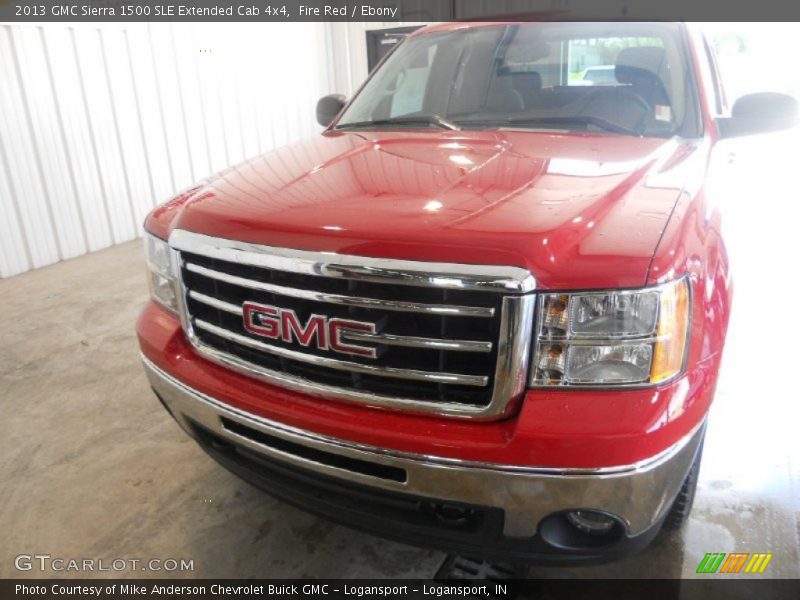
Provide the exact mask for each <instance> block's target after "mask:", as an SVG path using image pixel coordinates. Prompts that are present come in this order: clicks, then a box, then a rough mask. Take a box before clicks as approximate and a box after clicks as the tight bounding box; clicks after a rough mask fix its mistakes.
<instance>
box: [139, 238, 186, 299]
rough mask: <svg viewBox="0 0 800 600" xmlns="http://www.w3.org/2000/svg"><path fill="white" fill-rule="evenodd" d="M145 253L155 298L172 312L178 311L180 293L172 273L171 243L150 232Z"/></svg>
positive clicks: (151, 289)
mask: <svg viewBox="0 0 800 600" xmlns="http://www.w3.org/2000/svg"><path fill="white" fill-rule="evenodd" d="M144 253H145V256H146V258H147V270H148V282H149V283H150V295H151V296H152V297H153V300H155V301H156V302H158V303H159V304H161V305H162V306H163V307H164V308H166V309H168V310H171V311H172V312H175V313H177V312H178V294H177V291H176V288H177V285H176V281H175V276H174V275H173V273H172V262H171V261H170V250H169V245H167V242H165V241H164V240H162V239H159V238H157V237H155V236H153V235H150V234H149V233H145V234H144Z"/></svg>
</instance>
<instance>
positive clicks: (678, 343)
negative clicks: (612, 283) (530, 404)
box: [530, 278, 690, 387]
mask: <svg viewBox="0 0 800 600" xmlns="http://www.w3.org/2000/svg"><path fill="white" fill-rule="evenodd" d="M689 319H690V308H689V284H688V280H687V279H686V278H683V279H680V280H678V281H674V282H672V283H668V284H665V285H661V286H658V287H654V288H649V289H645V290H638V291H627V290H625V291H614V292H587V293H576V294H542V295H541V296H540V297H539V304H538V319H537V325H536V343H535V345H534V356H533V363H532V364H533V367H532V369H531V381H530V383H531V385H532V386H534V387H539V386H554V385H558V386H619V385H623V386H624V385H651V384H656V383H660V382H663V381H666V380H668V379H671V378H673V377H675V376H676V375H678V374H679V373H680V372H681V371H682V370H683V363H684V357H685V353H686V341H687V338H688V331H689Z"/></svg>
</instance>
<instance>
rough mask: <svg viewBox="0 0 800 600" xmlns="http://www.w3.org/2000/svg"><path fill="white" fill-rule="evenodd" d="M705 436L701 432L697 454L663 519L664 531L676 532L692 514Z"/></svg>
mask: <svg viewBox="0 0 800 600" xmlns="http://www.w3.org/2000/svg"><path fill="white" fill-rule="evenodd" d="M705 439H706V434H705V431H704V432H703V438H702V439H701V440H700V446H699V447H698V448H697V454H696V455H695V457H694V462H692V466H691V468H690V469H689V473H688V474H687V475H686V479H684V481H683V485H682V486H681V490H680V491H679V492H678V495H677V496H676V497H675V500H674V501H673V503H672V506H671V507H670V509H669V513H667V517H666V519H664V529H667V530H670V531H676V530H678V529H680V528H681V527H683V526H684V525H685V524H686V521H687V520H688V519H689V513H691V512H692V506H693V505H694V497H695V495H696V493H697V481H698V479H699V478H700V461H701V459H702V458H703V443H704V442H705Z"/></svg>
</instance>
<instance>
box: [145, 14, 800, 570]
mask: <svg viewBox="0 0 800 600" xmlns="http://www.w3.org/2000/svg"><path fill="white" fill-rule="evenodd" d="M594 65H604V66H605V65H613V66H614V68H613V71H614V72H613V75H614V77H613V79H611V78H608V81H605V82H601V83H600V84H591V85H587V81H586V80H585V79H584V78H583V77H582V74H583V73H585V71H586V69H589V68H591V67H592V66H594ZM797 112H798V111H797V103H796V101H794V100H793V99H792V98H790V97H788V96H782V95H779V94H766V93H764V94H755V95H751V96H745V97H743V98H742V99H740V100H739V101H737V103H736V104H735V105H734V106H733V108H732V110H731V111H729V110H728V108H727V106H726V101H725V98H724V95H723V91H722V89H721V87H720V84H719V78H718V75H717V70H716V66H715V63H714V57H713V54H712V53H711V51H710V49H709V46H708V44H707V42H706V41H705V40H704V38H703V37H702V35H700V34H699V33H698V32H696V31H694V30H693V29H692V28H690V27H688V26H686V25H684V24H676V23H635V22H629V23H552V22H551V23H476V24H468V23H456V24H440V25H435V26H431V27H428V28H425V29H423V30H421V31H419V32H417V33H415V34H412V35H411V36H409V37H408V38H407V39H406V40H405V41H403V42H402V43H401V44H398V46H397V48H396V49H395V50H394V51H392V52H391V53H390V54H389V55H388V56H387V57H386V58H385V59H384V60H383V62H382V63H381V64H380V65H379V66H378V67H377V68H376V69H375V70H374V72H373V73H372V74H371V76H370V77H369V78H368V79H367V81H366V83H365V84H364V85H363V86H362V88H361V89H360V90H359V91H358V92H357V93H356V94H355V95H354V96H353V98H352V99H350V100H349V102H345V100H344V98H343V97H341V96H336V95H332V96H327V97H325V98H323V99H322V100H320V102H319V104H318V106H317V118H318V120H319V121H320V122H321V124H322V125H324V127H325V130H324V131H323V132H322V133H321V134H320V135H317V136H315V137H314V138H312V139H309V140H307V141H303V142H299V143H295V144H292V145H290V146H287V147H284V148H280V149H278V150H275V151H273V152H269V153H267V154H264V155H263V156H257V157H254V158H252V159H250V160H248V161H246V162H244V163H242V164H239V165H237V166H234V167H231V168H229V169H228V170H226V171H223V172H221V173H219V174H217V175H215V176H213V177H210V178H208V179H206V180H205V181H203V182H201V183H200V184H198V185H197V186H195V187H192V188H191V189H189V190H187V191H185V192H183V193H181V194H180V195H178V196H177V197H176V198H174V199H172V200H171V201H169V202H167V203H166V204H164V205H162V206H160V207H159V208H157V209H155V210H154V211H153V212H152V213H151V214H150V215H149V216H148V218H147V220H146V223H145V228H146V235H145V238H146V253H147V263H148V267H149V272H150V284H151V291H152V301H151V302H149V303H148V304H147V306H146V307H145V309H144V311H143V312H142V314H141V317H140V319H139V322H138V336H139V342H140V345H141V352H142V360H143V362H144V366H145V369H146V372H147V376H148V378H149V381H150V384H151V385H152V388H153V390H154V391H155V393H156V395H157V396H158V398H159V399H160V400H161V402H162V403H163V405H164V407H165V408H166V410H167V411H168V412H169V413H170V414H171V415H172V417H174V419H175V420H176V421H177V422H178V424H179V425H180V426H181V427H182V428H183V429H185V430H186V432H187V433H188V434H189V435H191V436H192V437H194V439H196V440H197V442H198V443H199V444H200V445H201V446H202V447H203V449H204V450H206V451H207V452H208V453H209V454H210V455H211V456H212V457H213V458H215V459H216V460H217V461H219V462H220V463H221V464H222V465H223V466H225V467H226V468H228V469H230V470H231V471H233V472H234V473H237V474H238V475H240V476H242V477H243V478H244V479H246V480H247V481H250V482H252V483H253V484H255V485H257V486H259V487H262V488H263V489H265V490H267V491H268V492H269V493H271V494H274V495H276V496H278V497H280V498H283V499H285V500H286V501H288V502H291V503H293V504H295V505H298V506H300V507H302V508H304V509H307V510H309V511H311V512H314V513H317V514H320V515H324V516H327V517H329V518H331V519H334V520H336V521H339V522H342V523H345V524H348V525H350V526H353V527H357V528H361V529H364V530H367V531H370V532H373V533H376V534H378V535H381V536H385V537H390V538H394V539H398V540H402V541H405V542H409V543H412V544H418V545H424V546H430V547H435V548H442V549H445V550H449V551H453V552H458V553H463V554H469V555H478V556H482V557H486V558H490V559H498V560H527V561H550V562H553V563H569V562H572V563H588V562H596V561H604V560H610V559H613V558H615V557H618V556H620V555H622V554H624V553H627V552H631V551H635V550H637V549H640V548H642V547H644V546H645V545H646V544H647V543H648V542H649V541H650V540H651V539H652V538H653V537H654V535H655V534H656V533H657V532H658V531H659V529H660V528H661V527H662V526H663V525H666V526H670V527H678V526H680V525H681V524H682V523H683V522H684V521H685V520H686V518H687V515H688V514H689V511H690V509H691V506H692V500H693V497H694V492H695V487H696V483H697V475H698V469H699V464H700V456H701V450H702V444H703V437H704V433H705V427H706V417H707V415H708V411H709V407H710V405H711V402H712V399H713V396H714V388H715V384H716V379H717V372H718V370H719V365H720V359H721V356H722V349H723V345H724V341H725V332H726V327H727V323H728V314H729V306H730V301H731V278H730V273H729V270H728V261H727V258H726V253H725V247H724V244H723V241H722V239H721V237H720V216H719V214H718V211H717V209H716V208H715V206H716V203H715V202H714V201H713V198H712V197H710V193H709V191H708V186H707V185H706V178H707V174H708V163H709V157H710V153H711V151H712V148H713V147H714V145H715V144H716V143H717V141H718V140H720V139H721V138H724V137H732V136H737V135H743V134H747V133H755V132H759V131H768V130H773V129H779V128H782V127H786V126H788V125H790V124H791V123H794V122H795V120H796V116H797Z"/></svg>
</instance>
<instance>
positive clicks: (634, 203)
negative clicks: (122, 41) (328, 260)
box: [148, 131, 701, 289]
mask: <svg viewBox="0 0 800 600" xmlns="http://www.w3.org/2000/svg"><path fill="white" fill-rule="evenodd" d="M694 150H696V147H694V146H691V145H688V144H683V143H679V142H677V141H674V140H671V141H666V140H660V139H652V138H649V139H648V138H633V137H623V136H603V135H590V134H561V133H542V132H519V131H513V132H512V131H503V132H477V133H476V132H469V133H468V134H466V133H464V132H413V133H398V132H369V133H325V134H323V135H319V136H316V137H314V138H312V139H310V140H307V141H304V142H300V143H297V144H294V145H291V146H288V147H285V148H282V149H279V150H277V151H274V152H271V153H268V154H265V155H263V156H260V157H258V158H255V159H253V160H250V161H248V162H245V163H242V164H240V165H238V166H235V167H233V168H230V169H228V170H226V171H224V172H222V173H220V174H218V175H216V176H214V177H212V178H210V179H209V180H207V181H206V182H204V183H203V185H202V186H201V187H199V188H195V189H194V190H192V192H191V194H190V196H185V197H183V198H182V199H180V200H179V201H178V202H176V203H175V204H174V205H172V206H167V207H165V208H163V209H161V211H156V212H154V214H153V215H151V217H150V219H149V220H148V228H149V229H150V230H151V231H153V232H154V233H159V232H161V234H163V235H167V234H168V232H169V230H171V229H172V228H180V229H187V230H190V231H195V232H199V233H205V234H208V235H214V236H218V237H224V238H230V239H237V240H243V241H248V242H254V243H259V244H266V245H270V246H279V247H288V248H300V249H305V250H320V251H331V252H338V253H343V254H356V255H362V256H375V257H386V258H404V259H410V260H425V261H442V262H458V263H473V264H502V265H515V266H521V267H525V268H527V269H529V270H530V271H531V272H532V273H533V275H534V276H535V277H536V280H537V282H538V286H539V287H541V288H550V289H555V288H562V289H570V288H571V289H578V288H599V287H635V286H640V285H643V284H644V283H645V281H646V277H647V271H648V268H649V265H650V261H651V258H652V256H653V253H654V252H655V249H656V246H657V244H658V241H659V239H660V236H661V234H662V232H663V230H664V227H665V225H666V223H667V221H668V219H669V218H670V214H671V212H672V209H673V207H674V205H675V203H676V200H677V198H678V195H679V192H680V190H681V188H682V187H683V186H684V185H685V184H686V181H685V179H686V176H687V175H686V174H687V170H686V169H685V168H684V167H685V166H686V164H687V163H696V161H695V160H694V159H693V160H686V159H687V158H688V157H694V158H697V157H698V155H699V154H701V153H699V152H695V151H694ZM690 171H693V170H690Z"/></svg>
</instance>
